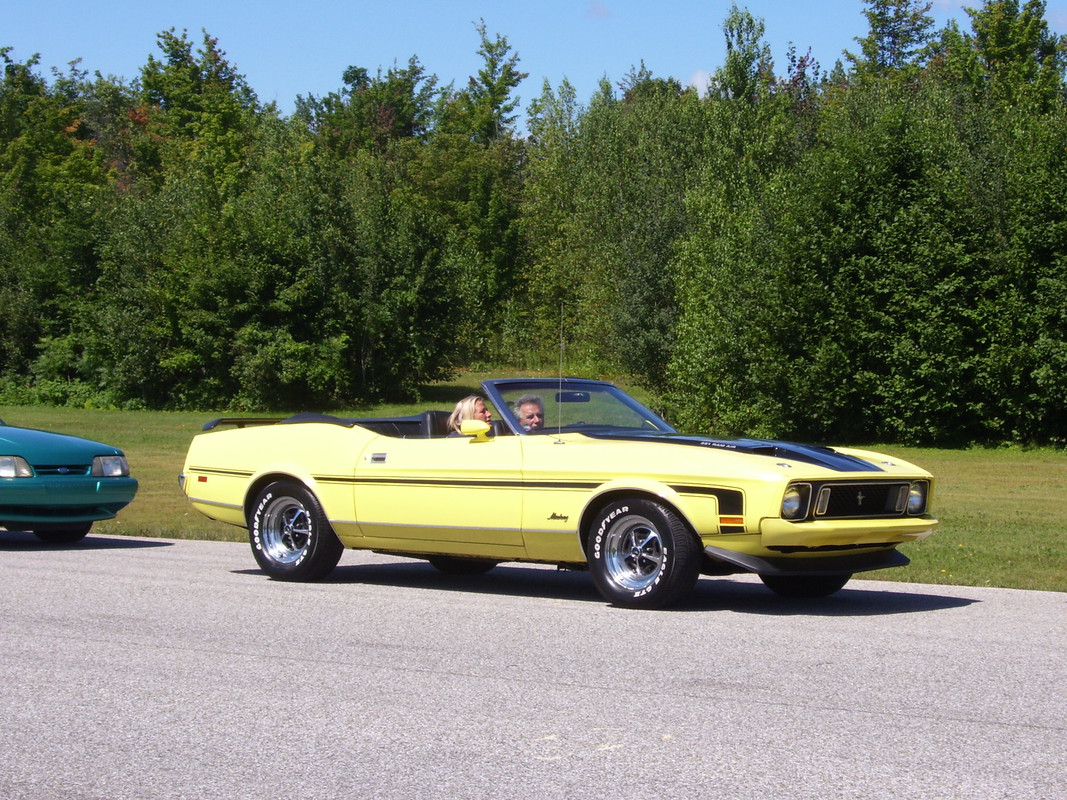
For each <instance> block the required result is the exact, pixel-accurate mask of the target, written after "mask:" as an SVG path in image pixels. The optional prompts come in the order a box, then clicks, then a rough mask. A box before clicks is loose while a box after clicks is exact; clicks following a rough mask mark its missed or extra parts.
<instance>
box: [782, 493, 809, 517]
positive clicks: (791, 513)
mask: <svg viewBox="0 0 1067 800" xmlns="http://www.w3.org/2000/svg"><path fill="white" fill-rule="evenodd" d="M806 488H807V487H801V486H790V487H789V488H788V489H786V490H785V495H784V496H783V497H782V518H783V519H803V518H804V517H805V516H806V515H807V513H808V493H807V491H806Z"/></svg>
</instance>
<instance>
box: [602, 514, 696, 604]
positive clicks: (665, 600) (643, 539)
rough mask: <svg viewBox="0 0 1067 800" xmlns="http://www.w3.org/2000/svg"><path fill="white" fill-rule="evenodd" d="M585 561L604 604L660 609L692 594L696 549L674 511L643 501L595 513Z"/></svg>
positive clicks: (692, 537) (691, 538) (689, 533)
mask: <svg viewBox="0 0 1067 800" xmlns="http://www.w3.org/2000/svg"><path fill="white" fill-rule="evenodd" d="M587 558H588V561H589V572H590V574H591V575H592V576H593V582H594V583H595V584H596V587H597V589H598V590H599V591H600V593H601V594H602V595H603V596H604V598H605V599H607V600H608V601H609V602H611V603H613V604H615V605H619V606H626V607H628V608H663V607H665V606H669V605H671V604H672V603H676V602H677V601H678V600H680V599H681V598H682V597H684V596H685V595H687V594H689V592H690V591H691V590H692V589H693V586H694V585H695V584H696V581H697V578H698V577H699V575H700V562H701V549H700V542H699V540H698V539H697V537H696V536H695V534H693V532H692V531H690V530H689V527H688V526H687V525H686V524H685V522H684V521H683V520H682V519H681V518H680V517H679V516H678V515H677V514H676V513H675V512H674V511H672V510H671V509H669V508H667V507H665V506H663V505H660V504H659V503H656V502H653V501H651V500H647V499H644V498H625V499H622V500H617V501H614V502H611V503H609V504H607V505H605V506H604V507H603V508H601V509H600V511H599V512H598V513H597V515H596V517H595V518H594V520H593V524H592V526H591V528H590V530H589V534H588V543H587Z"/></svg>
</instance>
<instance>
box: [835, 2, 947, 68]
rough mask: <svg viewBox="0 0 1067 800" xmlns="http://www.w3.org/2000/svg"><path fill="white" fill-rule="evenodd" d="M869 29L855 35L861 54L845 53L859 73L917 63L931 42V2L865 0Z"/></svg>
mask: <svg viewBox="0 0 1067 800" xmlns="http://www.w3.org/2000/svg"><path fill="white" fill-rule="evenodd" d="M864 2H865V4H866V5H867V10H866V11H864V12H863V14H864V16H865V17H867V22H868V24H869V25H870V30H869V32H868V34H867V36H865V37H863V38H857V39H856V41H857V42H859V44H860V55H859V56H855V55H853V54H851V53H847V52H846V54H845V55H846V56H847V57H848V59H849V60H850V61H852V62H853V63H854V64H855V66H856V68H857V70H859V72H860V73H861V74H871V75H883V76H884V75H886V74H888V73H891V72H900V71H902V70H904V69H905V68H906V67H909V66H915V65H918V64H919V62H920V60H921V57H922V54H923V52H924V48H925V47H926V45H927V44H928V43H929V41H930V35H931V28H932V27H933V24H934V20H933V18H932V17H930V16H929V14H928V12H929V11H930V8H931V7H932V6H933V3H932V2H919V0H864Z"/></svg>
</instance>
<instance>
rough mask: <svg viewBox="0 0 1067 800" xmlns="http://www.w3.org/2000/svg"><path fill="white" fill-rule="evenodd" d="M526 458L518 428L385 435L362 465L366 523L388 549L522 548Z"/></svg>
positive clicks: (361, 505)
mask: <svg viewBox="0 0 1067 800" xmlns="http://www.w3.org/2000/svg"><path fill="white" fill-rule="evenodd" d="M521 458H522V450H521V445H520V441H519V437H516V436H499V437H495V438H488V439H475V438H472V437H465V436H464V437H449V438H438V439H418V438H413V439H397V438H389V437H380V438H377V439H375V440H374V441H373V442H371V443H370V445H369V446H368V447H367V449H366V450H365V451H364V453H363V454H362V455H361V457H360V461H359V463H358V464H357V466H356V482H355V511H356V518H357V521H358V523H359V526H360V529H361V530H362V532H363V534H364V536H365V537H367V538H368V539H370V540H372V541H371V542H370V544H371V546H374V547H379V546H380V547H382V548H383V549H385V548H390V547H391V548H395V549H397V550H401V551H413V552H418V551H419V550H420V549H425V550H426V551H427V552H455V553H457V554H462V555H483V556H494V555H496V556H500V557H507V556H516V557H517V556H520V555H522V553H523V548H522V544H523V538H522V530H521V520H522V481H521V477H522V476H521ZM442 545H448V546H442Z"/></svg>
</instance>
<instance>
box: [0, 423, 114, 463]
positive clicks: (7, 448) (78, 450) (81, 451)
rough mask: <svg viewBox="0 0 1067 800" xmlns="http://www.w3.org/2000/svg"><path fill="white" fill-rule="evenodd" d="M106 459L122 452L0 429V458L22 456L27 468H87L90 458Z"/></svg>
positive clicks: (77, 440) (45, 433)
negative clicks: (68, 465) (65, 465)
mask: <svg viewBox="0 0 1067 800" xmlns="http://www.w3.org/2000/svg"><path fill="white" fill-rule="evenodd" d="M108 455H122V451H121V450H119V449H118V448H116V447H111V446H110V445H106V444H101V443H100V442H94V441H91V440H89V439H82V438H80V437H78V436H67V435H66V434H63V433H50V432H48V431H38V430H34V429H33V428H15V427H11V426H10V425H0V456H22V457H23V458H25V459H26V460H27V461H28V462H30V463H31V464H91V463H92V460H93V457H94V456H108Z"/></svg>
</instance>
